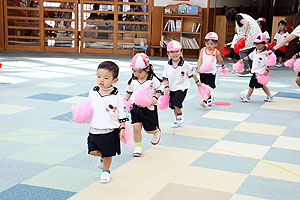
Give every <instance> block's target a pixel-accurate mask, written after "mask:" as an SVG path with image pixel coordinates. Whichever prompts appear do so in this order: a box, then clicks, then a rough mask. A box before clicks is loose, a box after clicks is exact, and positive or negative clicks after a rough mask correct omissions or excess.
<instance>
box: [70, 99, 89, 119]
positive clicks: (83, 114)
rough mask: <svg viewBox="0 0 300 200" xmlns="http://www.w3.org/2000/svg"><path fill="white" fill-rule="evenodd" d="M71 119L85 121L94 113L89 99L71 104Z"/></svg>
mask: <svg viewBox="0 0 300 200" xmlns="http://www.w3.org/2000/svg"><path fill="white" fill-rule="evenodd" d="M72 113H73V121H74V122H77V123H79V124H81V123H84V122H87V121H88V120H89V119H90V118H91V117H92V116H93V114H94V109H93V107H92V102H91V100H90V99H89V100H86V101H83V102H81V103H79V104H76V105H72Z"/></svg>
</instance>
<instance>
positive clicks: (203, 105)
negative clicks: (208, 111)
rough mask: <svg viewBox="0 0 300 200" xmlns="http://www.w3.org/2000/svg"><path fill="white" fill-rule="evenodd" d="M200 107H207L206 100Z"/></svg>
mask: <svg viewBox="0 0 300 200" xmlns="http://www.w3.org/2000/svg"><path fill="white" fill-rule="evenodd" d="M200 106H202V107H203V108H206V107H207V102H206V101H205V100H203V101H202V102H201V103H200Z"/></svg>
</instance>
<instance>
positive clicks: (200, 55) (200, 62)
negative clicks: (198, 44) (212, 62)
mask: <svg viewBox="0 0 300 200" xmlns="http://www.w3.org/2000/svg"><path fill="white" fill-rule="evenodd" d="M202 51H203V49H201V51H200V54H199V59H198V62H197V71H198V70H199V69H200V66H201V65H202Z"/></svg>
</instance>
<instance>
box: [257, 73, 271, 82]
mask: <svg viewBox="0 0 300 200" xmlns="http://www.w3.org/2000/svg"><path fill="white" fill-rule="evenodd" d="M256 79H257V82H258V83H260V84H262V85H267V84H268V82H269V79H270V77H269V74H268V75H264V74H257V75H256Z"/></svg>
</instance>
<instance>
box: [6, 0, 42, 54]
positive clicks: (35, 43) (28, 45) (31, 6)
mask: <svg viewBox="0 0 300 200" xmlns="http://www.w3.org/2000/svg"><path fill="white" fill-rule="evenodd" d="M3 1H4V27H5V41H4V43H5V49H9V50H30V51H42V50H43V42H42V40H41V39H42V34H41V33H42V32H41V28H42V24H43V23H41V19H40V13H42V12H41V11H42V7H43V6H40V5H41V1H39V0H36V1H30V0H3Z"/></svg>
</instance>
